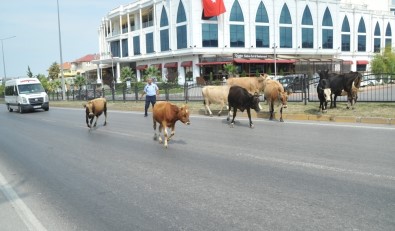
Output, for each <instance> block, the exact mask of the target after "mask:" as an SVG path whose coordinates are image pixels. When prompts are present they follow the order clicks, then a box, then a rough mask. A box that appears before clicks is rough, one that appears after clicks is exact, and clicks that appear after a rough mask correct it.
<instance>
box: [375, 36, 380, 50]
mask: <svg viewBox="0 0 395 231" xmlns="http://www.w3.org/2000/svg"><path fill="white" fill-rule="evenodd" d="M380 46H381V39H380V38H374V52H376V53H378V52H380Z"/></svg>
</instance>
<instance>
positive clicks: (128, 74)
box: [121, 67, 136, 86]
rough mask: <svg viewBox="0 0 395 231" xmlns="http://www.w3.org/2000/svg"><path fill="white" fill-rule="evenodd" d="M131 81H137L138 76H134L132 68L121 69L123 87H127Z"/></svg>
mask: <svg viewBox="0 0 395 231" xmlns="http://www.w3.org/2000/svg"><path fill="white" fill-rule="evenodd" d="M128 79H130V81H136V75H135V74H134V72H133V70H132V68H130V67H122V69H121V82H122V85H123V86H126V81H127V80H128Z"/></svg>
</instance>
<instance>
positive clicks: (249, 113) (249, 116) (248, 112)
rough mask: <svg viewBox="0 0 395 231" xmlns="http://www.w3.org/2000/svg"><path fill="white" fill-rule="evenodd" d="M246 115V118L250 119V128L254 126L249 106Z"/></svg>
mask: <svg viewBox="0 0 395 231" xmlns="http://www.w3.org/2000/svg"><path fill="white" fill-rule="evenodd" d="M247 115H248V120H249V121H250V128H254V124H253V123H252V120H251V110H250V108H247Z"/></svg>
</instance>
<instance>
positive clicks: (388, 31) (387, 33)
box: [385, 23, 392, 36]
mask: <svg viewBox="0 0 395 231" xmlns="http://www.w3.org/2000/svg"><path fill="white" fill-rule="evenodd" d="M385 36H392V32H391V25H390V23H388V24H387V29H386V30H385Z"/></svg>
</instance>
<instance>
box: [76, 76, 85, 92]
mask: <svg viewBox="0 0 395 231" xmlns="http://www.w3.org/2000/svg"><path fill="white" fill-rule="evenodd" d="M85 82H86V81H85V78H84V76H82V75H77V76H76V77H75V78H74V85H77V86H78V89H81V87H82V86H83V85H85Z"/></svg>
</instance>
